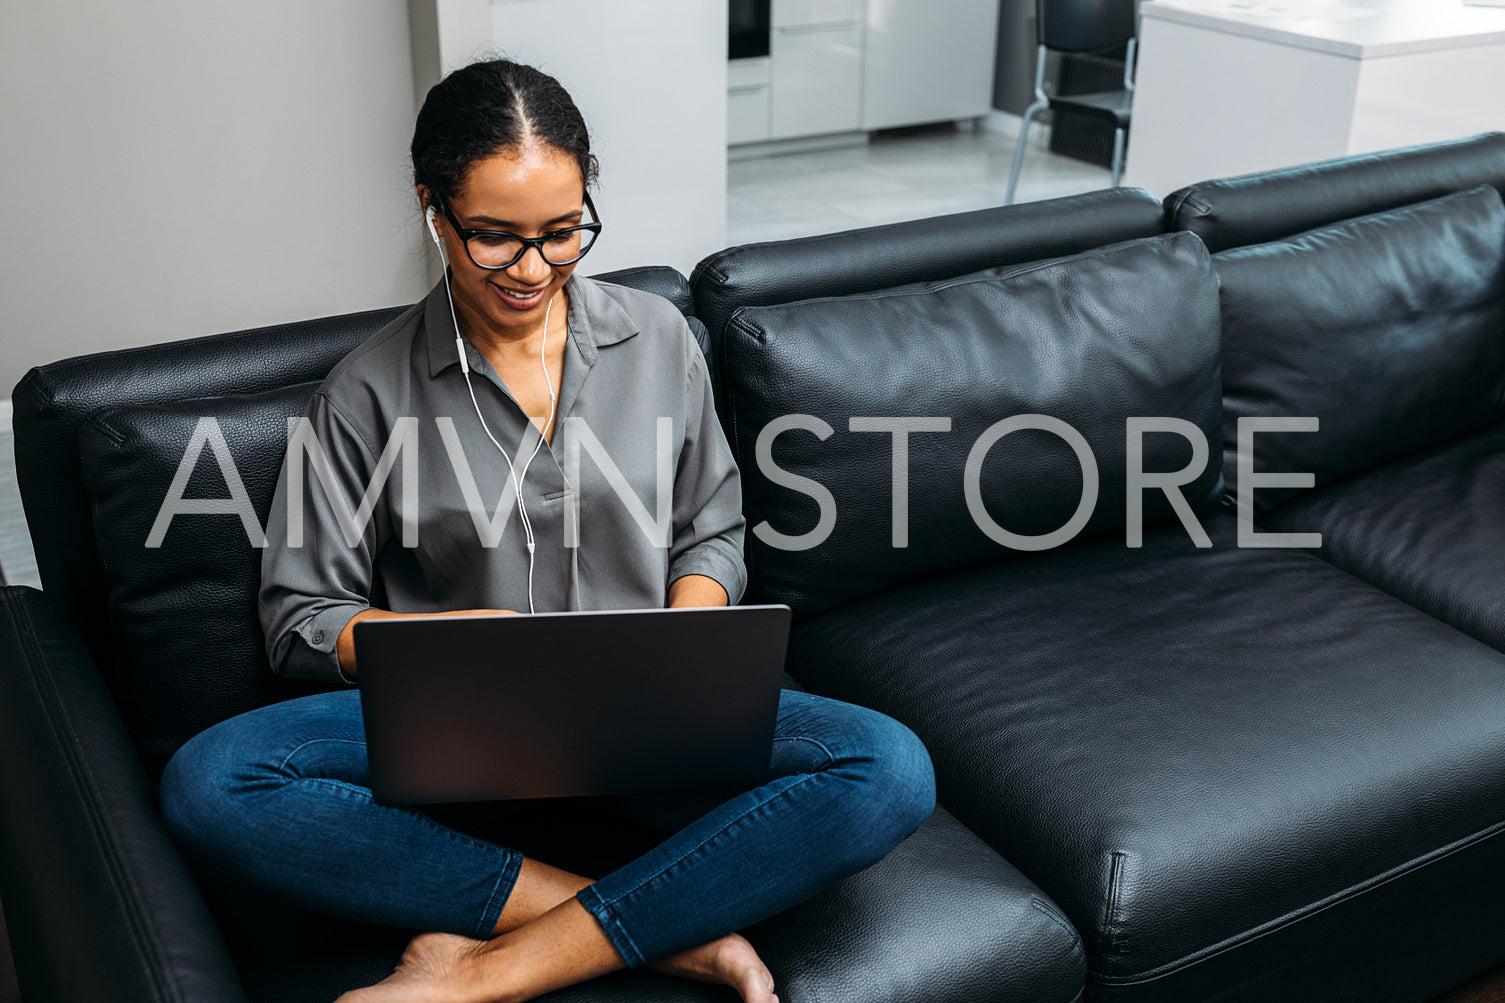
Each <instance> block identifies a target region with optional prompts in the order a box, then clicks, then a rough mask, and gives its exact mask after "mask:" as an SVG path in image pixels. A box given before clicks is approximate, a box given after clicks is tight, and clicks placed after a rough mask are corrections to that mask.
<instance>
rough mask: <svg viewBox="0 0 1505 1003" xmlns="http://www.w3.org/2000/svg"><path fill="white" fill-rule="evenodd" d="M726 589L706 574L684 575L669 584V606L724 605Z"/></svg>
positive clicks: (673, 607)
mask: <svg viewBox="0 0 1505 1003" xmlns="http://www.w3.org/2000/svg"><path fill="white" fill-rule="evenodd" d="M725 605H726V589H724V588H722V587H721V583H720V582H718V581H716V579H714V578H711V577H709V576H708V575H685V576H684V577H683V578H676V579H674V581H673V582H672V583H670V585H669V608H670V609H685V608H690V607H696V606H725Z"/></svg>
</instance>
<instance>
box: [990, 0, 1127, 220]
mask: <svg viewBox="0 0 1505 1003" xmlns="http://www.w3.org/2000/svg"><path fill="white" fill-rule="evenodd" d="M1035 14H1036V22H1035V26H1036V33H1035V34H1036V38H1037V40H1038V41H1039V43H1040V45H1039V48H1038V49H1037V50H1036V53H1035V100H1034V101H1032V102H1031V103H1030V106H1029V107H1028V108H1026V109H1025V111H1024V121H1023V122H1022V123H1021V124H1020V126H1019V145H1018V147H1016V148H1015V150H1014V169H1013V171H1011V172H1010V173H1009V192H1008V198H1007V201H1008V204H1010V205H1012V204H1013V202H1014V190H1015V189H1016V188H1017V187H1018V186H1019V169H1020V168H1021V167H1022V166H1023V165H1024V146H1025V143H1026V141H1027V140H1028V139H1029V127H1030V122H1031V121H1032V120H1033V119H1034V117H1035V116H1036V115H1039V114H1040V113H1042V112H1044V111H1047V110H1052V111H1053V110H1055V109H1057V108H1066V109H1070V110H1071V111H1075V112H1080V113H1081V114H1083V115H1090V116H1092V117H1094V118H1098V119H1104V120H1107V121H1109V122H1111V123H1112V124H1113V128H1114V133H1113V187H1115V188H1117V187H1118V183H1119V181H1120V180H1122V178H1123V171H1124V137H1125V135H1126V134H1127V133H1128V130H1129V116H1130V112H1131V109H1132V107H1133V103H1134V0H1035ZM1125 42H1128V44H1129V47H1128V52H1127V53H1126V54H1125V56H1124V86H1123V90H1117V91H1102V92H1099V93H1096V94H1072V95H1069V96H1065V97H1061V96H1055V97H1052V96H1050V95H1047V94H1046V93H1045V57H1046V54H1047V53H1048V52H1049V51H1050V50H1052V49H1053V50H1055V51H1056V52H1099V51H1102V50H1105V49H1112V48H1116V47H1117V46H1120V45H1122V44H1124V43H1125Z"/></svg>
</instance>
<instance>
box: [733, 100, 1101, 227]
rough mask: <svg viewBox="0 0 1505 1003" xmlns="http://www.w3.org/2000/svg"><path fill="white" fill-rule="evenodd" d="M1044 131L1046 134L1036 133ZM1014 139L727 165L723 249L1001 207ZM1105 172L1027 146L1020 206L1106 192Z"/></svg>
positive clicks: (947, 140) (943, 132)
mask: <svg viewBox="0 0 1505 1003" xmlns="http://www.w3.org/2000/svg"><path fill="white" fill-rule="evenodd" d="M1039 131H1043V130H1039ZM1013 156H1014V137H1013V136H1011V135H1007V134H1005V133H1001V132H995V131H992V130H988V129H981V128H976V129H957V128H953V127H951V126H938V127H935V128H930V129H920V130H904V131H902V132H898V133H895V134H880V135H879V136H878V137H877V138H875V139H873V140H872V141H871V142H869V143H867V144H866V145H863V146H850V147H841V148H838V149H834V150H822V151H819V152H815V153H790V154H782V155H777V156H768V157H759V158H757V159H755V160H738V161H733V162H732V163H731V164H730V165H729V166H728V170H727V200H726V201H727V234H726V235H727V243H728V244H746V243H751V242H754V241H760V240H783V239H785V238H788V237H804V236H808V235H810V234H814V233H830V232H832V231H835V230H849V229H852V228H853V227H859V226H876V225H878V224H880V223H893V222H897V221H899V220H904V219H920V218H922V217H925V216H939V215H943V214H946V213H953V212H965V211H967V210H970V209H985V208H988V207H990V206H997V205H1003V203H1004V194H1005V192H1006V191H1007V189H1008V183H1009V168H1010V166H1011V163H1012V160H1013ZM1108 181H1109V173H1108V169H1107V168H1105V167H1098V166H1096V165H1093V164H1086V163H1083V162H1081V161H1079V160H1072V159H1070V158H1068V157H1062V156H1058V155H1056V154H1053V153H1049V152H1047V151H1046V150H1045V149H1044V147H1043V146H1036V145H1035V144H1034V143H1033V142H1032V143H1031V144H1030V148H1029V151H1028V153H1027V154H1026V156H1025V162H1024V169H1023V170H1022V171H1021V172H1020V180H1019V194H1018V198H1017V200H1016V201H1020V202H1028V201H1033V200H1036V199H1046V198H1056V197H1058V196H1062V195H1074V194H1077V193H1079V192H1085V191H1092V190H1093V189H1096V188H1106V187H1108Z"/></svg>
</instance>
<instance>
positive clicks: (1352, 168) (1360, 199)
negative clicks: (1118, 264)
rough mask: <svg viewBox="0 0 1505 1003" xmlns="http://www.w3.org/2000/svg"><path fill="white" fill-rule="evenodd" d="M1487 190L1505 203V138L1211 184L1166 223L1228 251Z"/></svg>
mask: <svg viewBox="0 0 1505 1003" xmlns="http://www.w3.org/2000/svg"><path fill="white" fill-rule="evenodd" d="M1481 184H1488V185H1493V186H1494V187H1495V188H1496V189H1498V190H1499V192H1500V193H1501V194H1502V195H1505V133H1499V132H1488V133H1484V134H1482V135H1478V136H1468V137H1465V138H1463V139H1452V140H1448V141H1446V142H1442V143H1427V144H1425V145H1422V146H1412V147H1407V148H1405V149H1399V150H1385V151H1382V152H1379V153H1366V154H1363V155H1361V156H1356V157H1339V158H1338V159H1336V160H1325V161H1322V162H1320V163H1315V164H1301V165H1299V166H1297V167H1287V168H1282V169H1281V170H1275V171H1261V172H1259V173H1257V174H1245V175H1241V176H1239V177H1235V178H1219V179H1218V180H1216V181H1203V182H1200V183H1198V184H1194V185H1188V186H1187V187H1185V188H1182V189H1180V190H1179V191H1176V192H1172V193H1171V194H1170V195H1169V196H1167V197H1166V200H1165V223H1166V229H1168V230H1189V231H1190V232H1192V233H1195V234H1196V235H1197V236H1199V237H1201V238H1202V239H1203V240H1204V241H1205V242H1206V243H1207V246H1208V248H1209V249H1211V250H1212V251H1223V250H1227V249H1228V248H1230V247H1242V246H1244V245H1246V244H1262V243H1265V242H1266V241H1270V240H1278V239H1280V238H1281V237H1288V236H1290V235H1291V234H1293V233H1300V232H1301V231H1303V230H1313V229H1316V228H1317V227H1321V226H1327V225H1328V224H1329V223H1336V222H1338V221H1339V220H1344V219H1349V218H1350V217H1353V216H1362V215H1366V214H1368V213H1375V212H1381V211H1383V210H1385V209H1394V208H1397V207H1399V206H1404V205H1410V204H1411V203H1413V202H1421V201H1424V200H1426V199H1432V198H1438V197H1439V196H1442V195H1447V194H1449V193H1451V192H1460V191H1466V190H1467V189H1470V188H1473V187H1475V186H1477V185H1481Z"/></svg>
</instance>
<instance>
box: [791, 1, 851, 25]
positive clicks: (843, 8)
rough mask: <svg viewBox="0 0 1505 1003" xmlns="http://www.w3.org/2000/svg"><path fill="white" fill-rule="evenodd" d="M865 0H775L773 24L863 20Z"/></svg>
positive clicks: (837, 22)
mask: <svg viewBox="0 0 1505 1003" xmlns="http://www.w3.org/2000/svg"><path fill="white" fill-rule="evenodd" d="M862 4H863V0H773V6H772V7H771V8H770V9H769V16H770V17H771V18H772V20H773V26H774V28H775V29H778V28H793V27H798V26H801V25H811V24H842V23H848V24H849V23H851V22H853V21H860V20H862Z"/></svg>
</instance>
